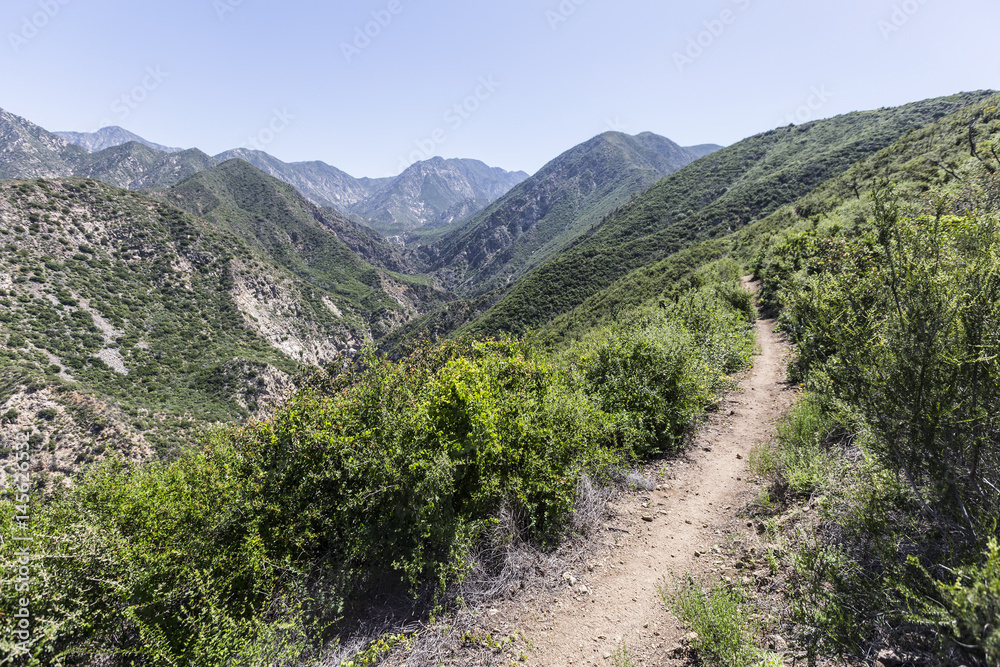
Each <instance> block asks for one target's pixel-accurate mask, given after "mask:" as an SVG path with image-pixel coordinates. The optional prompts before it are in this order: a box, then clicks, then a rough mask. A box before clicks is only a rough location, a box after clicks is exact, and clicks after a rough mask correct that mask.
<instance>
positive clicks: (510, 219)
mask: <svg viewBox="0 0 1000 667" xmlns="http://www.w3.org/2000/svg"><path fill="white" fill-rule="evenodd" d="M704 150H708V149H707V147H706V148H703V149H702V152H703V151H704ZM697 157H698V153H697V152H691V151H689V150H688V149H685V148H682V147H680V146H678V145H677V144H675V143H674V142H672V141H670V140H669V139H666V138H664V137H660V136H657V135H655V134H652V133H649V132H646V133H643V134H640V135H637V136H634V137H633V136H629V135H626V134H622V133H618V132H608V133H605V134H602V135H599V136H597V137H594V138H593V139H591V140H590V141H587V142H586V143H583V144H581V145H579V146H576V147H575V148H572V149H570V150H569V151H567V152H565V153H563V154H562V155H560V156H559V157H557V158H556V159H554V160H552V161H551V162H549V163H548V164H547V165H545V166H544V167H543V168H542V169H541V170H540V171H539V172H538V173H537V174H535V175H534V176H532V177H531V178H529V179H528V180H527V181H525V182H523V183H521V184H520V185H519V186H518V187H516V188H515V189H514V190H512V191H511V192H510V193H508V194H507V195H506V196H504V197H503V198H501V199H500V200H499V201H497V202H495V203H494V204H492V205H491V206H490V207H489V208H487V209H486V210H485V211H483V212H482V213H481V214H480V215H478V216H476V218H475V219H473V220H472V221H470V222H469V223H468V224H466V225H464V226H463V227H462V228H461V229H459V230H456V231H454V232H452V233H450V234H449V235H447V236H445V237H443V238H442V239H440V240H439V241H437V242H436V243H435V244H434V245H433V246H432V247H431V248H429V249H428V255H429V262H431V263H432V264H433V265H434V266H435V267H436V268H437V269H438V270H439V271H441V272H442V273H443V274H444V275H445V276H448V277H450V279H451V282H452V284H454V285H455V287H456V288H458V289H459V290H461V291H463V292H467V293H468V292H473V293H474V292H482V291H488V290H491V289H495V288H497V287H504V286H507V285H509V284H510V283H511V282H512V281H514V280H516V279H517V278H518V277H519V276H521V275H523V274H524V273H525V272H526V271H528V270H530V269H531V268H533V267H535V266H537V265H538V264H540V263H542V262H544V261H546V260H547V259H549V258H551V257H553V256H554V255H556V254H557V253H559V252H560V251H562V250H563V249H564V248H566V247H567V246H568V245H569V244H570V243H572V242H573V241H574V240H575V239H576V238H577V237H579V236H580V235H581V234H584V233H586V232H587V231H588V230H590V229H591V228H592V227H593V226H594V225H596V224H598V223H599V222H600V221H601V219H603V218H604V217H605V216H607V215H608V214H609V213H611V212H612V211H614V210H615V209H616V208H618V207H620V206H622V205H624V204H625V203H627V202H628V201H629V199H631V198H632V197H633V196H634V195H636V194H638V193H639V192H642V191H643V190H645V189H647V188H648V187H649V186H651V185H652V184H654V183H656V182H657V181H659V180H660V179H662V178H663V177H664V176H666V175H667V174H671V173H673V172H675V171H677V170H678V169H680V168H681V167H683V166H685V165H687V164H689V163H690V162H692V161H694V160H695V159H696V158H697Z"/></svg>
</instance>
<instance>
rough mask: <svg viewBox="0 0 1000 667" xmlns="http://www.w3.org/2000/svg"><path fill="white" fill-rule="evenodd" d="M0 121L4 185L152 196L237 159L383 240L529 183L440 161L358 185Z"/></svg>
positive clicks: (313, 168)
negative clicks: (47, 180) (19, 181)
mask: <svg viewBox="0 0 1000 667" xmlns="http://www.w3.org/2000/svg"><path fill="white" fill-rule="evenodd" d="M2 114H3V115H2V116H0V141H2V142H3V144H4V150H2V151H0V178H37V177H56V176H82V177H87V178H94V179H96V180H99V181H103V182H105V183H109V184H111V185H117V186H119V187H124V188H129V189H131V190H151V189H156V188H164V187H171V186H173V185H176V184H177V183H179V182H180V181H181V180H183V179H185V178H187V177H188V176H191V175H193V174H195V173H198V172H199V171H202V170H205V169H210V168H212V167H214V166H216V165H218V164H220V163H222V162H226V161H228V160H232V159H234V158H237V159H240V160H244V161H246V162H248V163H250V164H252V165H253V166H254V167H256V168H257V169H259V170H261V171H263V172H264V173H265V174H268V175H270V176H273V177H274V178H277V179H279V180H282V181H284V182H285V183H288V184H289V185H291V186H292V187H294V188H295V189H297V190H298V191H299V192H300V193H302V195H303V196H304V197H306V199H308V200H309V201H311V202H312V203H314V204H316V205H317V206H323V207H331V208H334V209H337V210H338V211H340V212H342V213H345V214H348V215H350V216H352V217H353V218H355V219H356V220H358V221H361V222H364V223H365V224H368V225H369V226H371V227H372V228H374V229H376V230H377V231H379V232H381V233H383V234H384V235H386V236H394V235H402V234H406V233H408V232H411V231H414V230H417V229H420V228H422V227H437V226H440V225H447V224H449V223H453V222H455V221H457V220H461V219H464V218H466V217H469V216H471V215H474V214H476V213H478V212H479V211H481V210H482V209H484V208H485V207H486V206H488V205H489V204H490V203H492V202H493V201H495V200H496V199H497V198H498V197H500V196H502V195H504V194H505V193H506V192H507V191H509V190H510V189H511V188H512V187H514V186H515V185H517V184H518V183H520V182H521V181H523V180H524V179H526V178H527V177H528V174H526V173H524V172H508V171H505V170H503V169H499V168H495V167H489V166H487V165H486V164H484V163H482V162H479V161H478V160H455V159H451V160H445V159H443V158H440V157H437V158H433V159H431V160H427V161H423V162H418V163H415V164H413V165H411V166H410V167H409V168H407V169H406V170H405V171H404V172H403V173H402V174H400V175H399V176H396V177H394V178H354V177H353V176H351V175H350V174H347V173H345V172H344V171H341V170H340V169H337V168H336V167H333V166H331V165H328V164H326V163H324V162H320V161H313V162H294V163H286V162H282V161H281V160H279V159H278V158H276V157H274V156H272V155H269V154H267V153H265V152H263V151H256V150H250V149H246V148H237V149H233V150H229V151H225V152H223V153H220V154H219V155H216V156H215V157H214V158H212V157H209V156H208V155H206V154H205V153H203V152H201V151H199V150H197V149H190V150H182V149H179V148H169V147H166V146H163V145H161V144H157V143H154V142H151V141H148V140H146V139H143V138H142V137H140V136H138V135H136V134H133V133H131V132H129V131H127V130H124V129H122V128H120V127H106V128H103V129H101V130H99V131H97V132H93V133H84V132H58V133H50V132H47V131H46V130H44V129H42V128H40V127H38V126H36V125H34V124H32V123H30V122H28V121H27V120H25V119H23V118H20V117H18V116H15V115H13V114H10V113H8V112H2ZM5 152H6V153H8V154H7V155H5V154H4V153H5Z"/></svg>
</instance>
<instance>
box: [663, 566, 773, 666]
mask: <svg viewBox="0 0 1000 667" xmlns="http://www.w3.org/2000/svg"><path fill="white" fill-rule="evenodd" d="M660 597H661V598H662V599H663V601H664V603H665V604H666V605H667V606H668V607H670V609H671V610H673V611H674V613H675V614H676V615H677V617H678V618H680V619H681V621H682V622H683V623H684V624H685V625H686V626H688V627H689V628H691V630H693V631H694V633H695V634H696V635H697V638H695V639H693V641H692V646H693V648H694V649H695V650H696V651H697V652H698V654H699V656H701V658H702V659H704V660H705V661H706V662H707V663H708V664H710V665H718V666H719V667H749V666H750V665H754V664H757V662H758V660H760V659H761V658H762V657H763V656H761V655H760V651H759V650H757V648H756V647H755V643H756V642H755V639H756V637H755V631H756V628H754V627H753V625H752V623H751V620H750V619H751V617H750V615H749V614H748V613H747V608H746V606H745V597H744V595H743V593H742V592H741V591H740V590H739V589H738V588H734V587H732V586H726V585H722V584H716V585H715V586H713V587H712V588H711V589H709V590H707V591H706V590H704V589H703V588H702V587H701V586H699V585H698V584H696V583H695V581H694V579H691V578H690V577H689V578H688V580H687V581H686V582H684V583H682V584H679V585H678V586H677V587H676V588H675V589H674V590H669V589H667V588H665V587H663V586H661V587H660Z"/></svg>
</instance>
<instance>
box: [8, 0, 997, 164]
mask: <svg viewBox="0 0 1000 667" xmlns="http://www.w3.org/2000/svg"><path fill="white" fill-rule="evenodd" d="M998 25H1000V3H998V2H996V0H951V1H950V2H945V1H944V0H838V1H837V2H832V1H831V2H813V1H808V0H807V1H805V2H803V1H802V0H796V1H795V2H792V1H791V0H784V1H779V0H770V1H768V0H713V1H710V2H697V3H695V2H676V1H669V2H668V1H666V0H503V1H502V2H501V1H500V0H462V1H459V0H437V1H434V0H355V1H353V2H343V1H341V2H330V1H328V0H322V1H321V0H282V1H280V2H279V1H278V0H170V1H169V2H168V1H167V0H161V1H160V2H151V1H148V0H147V1H145V2H142V1H139V2H137V1H135V0H4V1H3V3H2V5H0V37H2V40H3V41H2V43H0V72H2V74H0V107H3V108H5V109H7V110H9V111H11V112H13V113H16V114H18V115H21V116H24V117H26V118H28V119H29V120H31V121H33V122H35V123H38V124H39V125H42V126H43V127H45V128H46V129H50V130H87V131H91V130H94V129H97V127H99V126H100V125H101V124H102V123H104V124H117V125H121V126H123V127H125V128H127V129H129V130H131V131H133V132H136V133H138V134H140V135H142V136H144V137H146V138H147V139H150V140H152V141H157V142H159V143H163V144H167V145H172V146H182V147H190V146H197V147H199V148H201V149H202V150H205V151H206V152H209V153H212V154H215V153H218V152H221V151H223V150H226V149H229V148H235V147H238V146H251V147H260V148H262V149H264V150H267V151H268V152H269V153H272V154H273V155H275V156H277V157H279V158H281V159H283V160H286V161H296V160H311V159H319V160H324V161H326V162H328V163H330V164H333V165H335V166H337V167H339V168H341V169H344V170H345V171H347V172H349V173H351V174H353V175H355V176H386V175H391V174H395V173H398V172H399V171H400V170H401V168H402V167H403V166H405V165H406V164H407V163H409V162H411V161H413V160H414V159H423V158H426V157H431V156H433V155H442V156H444V157H473V158H477V159H481V160H483V161H485V162H487V163H488V164H491V165H494V166H500V167H504V168H506V169H524V170H525V171H528V172H534V171H536V170H537V169H538V168H539V167H541V166H542V165H543V164H544V163H545V162H547V161H548V160H549V159H551V158H553V157H555V156H556V155H558V154H559V153H561V152H562V151H564V150H566V149H568V148H570V147H572V146H574V145H576V144H578V143H580V142H582V141H585V140H587V139H589V138H590V137H592V136H594V135H596V134H598V133H600V132H602V131H604V130H607V129H617V130H622V131H626V132H629V133H630V134H635V133H638V132H642V131H646V130H649V131H653V132H656V133H658V134H662V135H664V136H667V137H670V138H671V139H673V140H674V141H677V142H678V143H681V144H684V145H691V144H698V143H720V144H730V143H734V142H736V141H738V140H740V139H742V138H744V137H747V136H750V135H752V134H755V133H758V132H762V131H765V130H768V129H772V128H774V127H776V126H778V125H784V124H787V123H788V122H789V120H796V121H797V122H801V121H806V120H811V119H815V118H823V117H829V116H833V115H837V114H840V113H845V112H849V111H854V110H858V109H871V108H878V107H882V106H894V105H898V104H905V103H907V102H912V101H916V100H920V99H924V98H928V97H935V96H939V95H947V94H951V93H955V92H959V91H962V90H976V89H982V88H997V89H1000V48H997V45H996V38H997V34H998V33H997V26H998ZM366 33H367V34H366Z"/></svg>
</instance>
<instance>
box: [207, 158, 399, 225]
mask: <svg viewBox="0 0 1000 667" xmlns="http://www.w3.org/2000/svg"><path fill="white" fill-rule="evenodd" d="M234 158H238V159H240V160H244V161H246V162H249V163H250V164H252V165H253V166H255V167H257V168H258V169H260V170H261V171H262V172H264V173H265V174H267V175H269V176H273V177H274V178H277V179H279V180H282V181H284V182H285V183H288V184H289V185H291V186H292V187H293V188H295V189H296V190H298V191H299V192H301V193H302V194H303V195H304V196H305V197H306V199H308V200H309V201H311V202H313V203H314V204H316V205H317V206H330V207H333V208H336V209H338V210H340V211H346V210H348V209H349V208H350V207H351V206H353V205H354V204H356V203H358V202H360V201H362V200H364V199H365V198H367V197H369V196H370V195H371V194H372V192H373V188H374V187H375V186H376V184H378V183H379V182H380V181H377V180H373V179H368V180H369V181H370V183H371V185H370V186H368V185H362V183H361V181H359V180H358V179H356V178H354V177H353V176H351V175H350V174H347V173H345V172H343V171H341V170H340V169H337V168H336V167H331V166H330V165H328V164H326V163H325V162H295V163H291V164H289V163H287V162H282V161H281V160H279V159H278V158H276V157H274V156H272V155H268V154H267V153H265V152H263V151H256V150H250V149H248V148H237V149H234V150H230V151H226V152H225V153H220V154H219V155H216V156H215V159H216V160H219V161H220V162H226V161H228V160H232V159H234Z"/></svg>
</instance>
